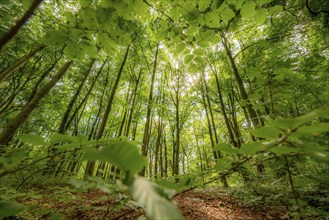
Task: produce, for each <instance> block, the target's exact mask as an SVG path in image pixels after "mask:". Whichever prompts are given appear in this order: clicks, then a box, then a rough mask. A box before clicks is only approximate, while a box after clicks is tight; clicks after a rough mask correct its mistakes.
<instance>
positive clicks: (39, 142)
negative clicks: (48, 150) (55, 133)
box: [17, 134, 47, 146]
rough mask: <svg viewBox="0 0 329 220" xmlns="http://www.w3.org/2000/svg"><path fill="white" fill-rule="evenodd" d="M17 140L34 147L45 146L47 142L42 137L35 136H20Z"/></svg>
mask: <svg viewBox="0 0 329 220" xmlns="http://www.w3.org/2000/svg"><path fill="white" fill-rule="evenodd" d="M17 138H18V139H19V140H21V141H23V142H24V143H26V144H31V145H32V146H44V145H47V142H46V141H45V139H44V138H42V137H41V136H40V135H34V134H22V135H18V136H17Z"/></svg>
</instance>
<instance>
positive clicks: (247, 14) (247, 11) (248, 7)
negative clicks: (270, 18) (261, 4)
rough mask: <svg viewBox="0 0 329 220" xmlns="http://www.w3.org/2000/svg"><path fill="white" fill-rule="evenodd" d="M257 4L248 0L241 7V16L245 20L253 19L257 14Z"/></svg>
mask: <svg viewBox="0 0 329 220" xmlns="http://www.w3.org/2000/svg"><path fill="white" fill-rule="evenodd" d="M255 7H256V5H255V3H254V2H253V1H250V0H247V1H246V2H245V3H244V4H243V5H242V7H241V11H240V13H241V16H242V17H243V18H245V19H249V18H252V17H253V16H254V14H255Z"/></svg>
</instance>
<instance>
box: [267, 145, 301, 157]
mask: <svg viewBox="0 0 329 220" xmlns="http://www.w3.org/2000/svg"><path fill="white" fill-rule="evenodd" d="M270 152H273V153H275V154H276V155H278V156H281V155H284V154H290V153H300V149H299V148H295V147H287V146H277V147H273V148H271V149H270Z"/></svg>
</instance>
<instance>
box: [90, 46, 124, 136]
mask: <svg viewBox="0 0 329 220" xmlns="http://www.w3.org/2000/svg"><path fill="white" fill-rule="evenodd" d="M129 48H130V45H129V46H128V47H127V50H126V53H125V56H124V58H123V61H122V63H121V66H120V69H119V72H118V75H117V77H116V80H115V82H114V85H113V88H112V90H111V94H110V97H109V101H108V103H107V107H106V110H105V113H104V116H103V118H102V123H101V126H100V128H99V130H98V134H97V136H96V139H97V140H99V139H100V138H101V137H102V136H103V133H104V129H105V126H106V122H107V119H108V116H109V114H110V112H111V110H112V104H113V100H114V96H115V93H116V90H117V88H118V85H119V81H120V78H121V75H122V71H123V68H124V66H125V63H126V60H127V57H128V53H129Z"/></svg>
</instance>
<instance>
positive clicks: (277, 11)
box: [269, 5, 283, 15]
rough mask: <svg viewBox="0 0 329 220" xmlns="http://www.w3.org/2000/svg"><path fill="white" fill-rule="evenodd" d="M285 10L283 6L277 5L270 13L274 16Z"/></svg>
mask: <svg viewBox="0 0 329 220" xmlns="http://www.w3.org/2000/svg"><path fill="white" fill-rule="evenodd" d="M282 10H283V8H282V6H281V5H275V6H274V7H272V8H270V10H269V12H270V14H272V15H275V14H278V13H280V12H281V11H282Z"/></svg>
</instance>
